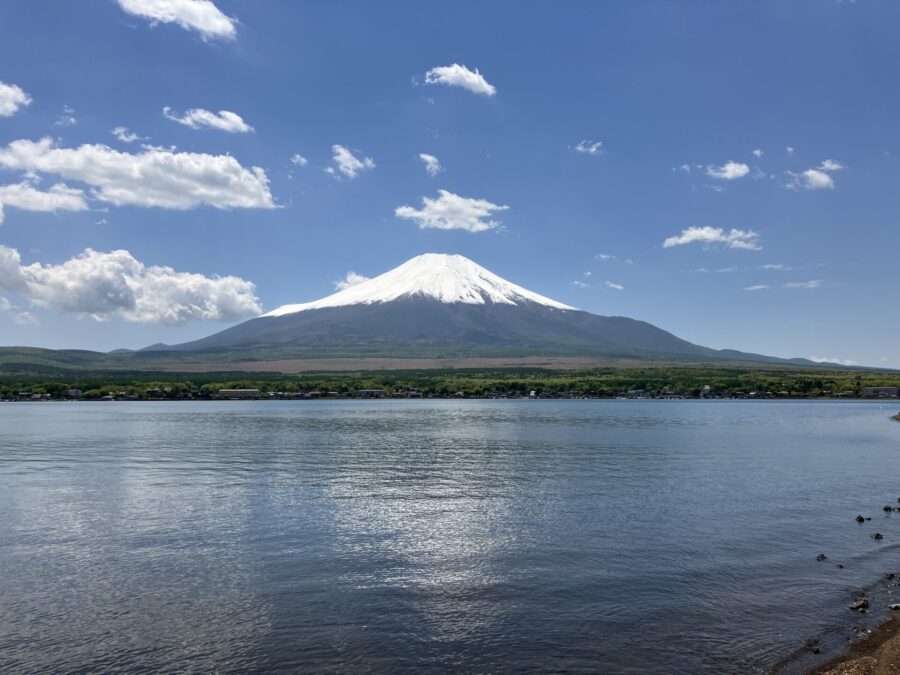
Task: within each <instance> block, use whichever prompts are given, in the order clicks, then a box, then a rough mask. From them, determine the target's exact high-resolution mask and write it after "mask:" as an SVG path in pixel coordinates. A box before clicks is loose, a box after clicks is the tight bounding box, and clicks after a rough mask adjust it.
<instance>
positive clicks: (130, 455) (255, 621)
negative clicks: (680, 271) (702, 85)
mask: <svg viewBox="0 0 900 675" xmlns="http://www.w3.org/2000/svg"><path fill="white" fill-rule="evenodd" d="M887 417H888V411H886V410H884V409H881V408H880V407H879V406H878V405H871V404H860V403H855V402H840V403H830V402H829V403H825V402H803V403H788V402H706V403H703V402H689V401H683V402H678V401H671V402H618V401H606V402H600V401H571V402H548V401H541V402H527V401H526V402H512V401H497V402H488V401H458V402H450V401H440V402H431V401H423V402H415V401H402V402H401V401H378V402H376V401H365V402H325V401H323V402H265V403H258V402H228V403H175V404H172V403H122V404H86V403H78V404H33V405H32V404H15V405H6V406H0V429H2V432H3V433H2V435H0V570H2V575H0V670H2V671H14V672H33V673H46V672H50V671H89V670H94V671H96V670H103V671H109V670H115V671H121V672H135V671H141V670H145V671H159V670H179V671H182V670H201V671H208V670H218V671H249V670H280V671H291V672H295V671H308V672H321V671H351V672H355V671H360V670H375V671H392V672H398V671H416V672H421V671H430V670H434V671H439V670H447V669H456V670H463V671H478V672H484V671H498V670H499V671H508V670H523V669H537V670H575V671H598V670H600V671H606V672H632V673H646V672H666V673H696V672H711V673H712V672H759V671H760V670H766V669H768V668H770V667H771V666H772V665H774V664H775V663H776V662H778V661H779V659H782V658H783V657H785V656H787V655H789V654H791V653H792V652H793V651H794V650H795V649H796V648H797V647H798V645H802V644H803V642H804V641H805V640H806V639H807V638H809V637H813V636H829V635H830V636H832V637H833V638H834V640H833V643H834V644H835V645H838V644H839V643H840V640H843V638H844V633H845V632H846V630H847V628H848V617H847V616H846V614H847V610H846V597H847V594H848V593H849V592H850V590H852V589H853V588H854V587H856V586H864V585H869V584H871V583H872V582H873V581H874V580H876V579H878V578H879V576H880V575H881V574H882V573H883V571H884V569H885V566H886V565H889V564H890V563H891V561H892V558H895V557H896V552H895V551H893V552H892V549H891V547H892V546H895V545H896V543H897V542H898V541H900V527H898V524H900V519H898V518H896V516H895V517H891V515H890V514H888V515H885V514H884V513H883V512H882V511H881V509H880V506H881V505H882V504H883V503H886V502H885V500H886V499H887V500H890V501H893V500H894V499H895V498H896V496H897V495H896V494H894V493H895V492H896V491H897V487H896V481H895V473H894V472H893V471H891V470H889V469H890V467H894V466H896V465H897V464H896V462H897V453H898V451H900V425H896V424H888V423H887ZM886 469H888V470H886ZM857 513H866V514H869V515H872V516H873V518H874V520H873V521H872V522H870V523H866V524H864V525H863V526H859V525H857V523H855V522H854V521H853V517H854V516H855V515H856V514H857ZM876 527H877V529H879V530H880V531H882V532H884V533H885V535H886V539H885V540H884V543H881V544H880V543H877V542H874V541H873V540H871V539H870V537H869V534H870V532H869V530H872V529H874V528H876ZM820 551H827V552H828V555H829V562H828V563H825V564H822V563H816V562H815V556H816V554H817V553H819V552H820ZM832 561H833V562H835V563H836V562H837V561H840V562H841V563H842V564H843V565H844V567H843V568H838V567H837V565H836V564H833V562H832ZM893 562H896V560H893ZM851 618H853V617H851ZM802 663H803V662H798V663H797V664H796V665H794V666H791V667H789V668H788V670H790V669H791V668H794V669H795V670H796V669H799V668H801V667H802Z"/></svg>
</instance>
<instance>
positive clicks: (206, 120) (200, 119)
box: [163, 106, 253, 134]
mask: <svg viewBox="0 0 900 675" xmlns="http://www.w3.org/2000/svg"><path fill="white" fill-rule="evenodd" d="M163 115H165V117H166V118H167V119H170V120H172V121H173V122H178V124H183V125H184V126H186V127H190V128H191V129H203V128H206V129H218V130H219V131H227V132H228V133H231V134H246V133H250V132H251V131H253V127H251V126H250V125H249V124H247V123H246V122H245V121H244V118H243V117H241V116H240V115H238V114H237V113H233V112H231V111H230V110H220V111H219V112H218V113H214V112H212V111H210V110H204V109H203V108H191V109H190V110H188V111H187V112H186V113H184V114H183V115H179V114H178V113H176V112H175V111H174V110H172V109H171V108H170V107H169V106H166V107H165V108H163Z"/></svg>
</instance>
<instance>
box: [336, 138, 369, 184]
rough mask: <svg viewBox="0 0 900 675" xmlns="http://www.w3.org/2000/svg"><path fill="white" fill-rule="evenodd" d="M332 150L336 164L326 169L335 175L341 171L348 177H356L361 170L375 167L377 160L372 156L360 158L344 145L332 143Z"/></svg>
mask: <svg viewBox="0 0 900 675" xmlns="http://www.w3.org/2000/svg"><path fill="white" fill-rule="evenodd" d="M331 152H332V157H331V160H332V162H334V166H330V167H328V168H327V169H325V170H326V171H327V172H328V173H330V174H331V175H333V176H337V172H339V173H341V174H342V175H344V176H346V177H347V178H356V177H357V176H358V175H359V174H360V173H361V172H363V171H369V170H371V169H374V168H375V162H374V161H373V160H372V158H371V157H363V158H362V159H360V158H359V157H357V156H356V155H354V154H353V153H352V152H351V151H350V150H349V149H348V148H345V147H344V146H343V145H337V144H335V145H332V146H331Z"/></svg>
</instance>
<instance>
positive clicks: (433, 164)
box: [419, 152, 444, 176]
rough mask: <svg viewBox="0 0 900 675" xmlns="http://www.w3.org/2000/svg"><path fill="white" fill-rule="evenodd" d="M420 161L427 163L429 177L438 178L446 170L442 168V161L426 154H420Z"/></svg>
mask: <svg viewBox="0 0 900 675" xmlns="http://www.w3.org/2000/svg"><path fill="white" fill-rule="evenodd" d="M419 159H421V160H422V161H423V162H424V163H425V170H426V171H427V172H428V175H429V176H437V175H438V174H439V173H440V172H441V171H443V170H444V168H443V167H442V166H441V163H440V161H438V158H437V157H435V156H434V155H429V154H427V153H425V152H420V153H419Z"/></svg>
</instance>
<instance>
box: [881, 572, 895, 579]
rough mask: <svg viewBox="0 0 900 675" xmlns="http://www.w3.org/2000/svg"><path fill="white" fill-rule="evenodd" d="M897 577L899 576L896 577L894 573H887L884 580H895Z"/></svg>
mask: <svg viewBox="0 0 900 675" xmlns="http://www.w3.org/2000/svg"><path fill="white" fill-rule="evenodd" d="M896 576H897V575H896V574H895V573H894V572H886V573H885V575H884V578H885V579H893V578H894V577H896Z"/></svg>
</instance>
